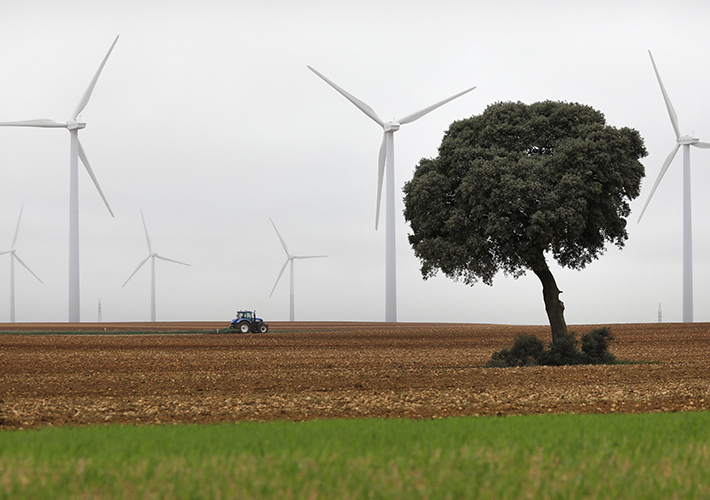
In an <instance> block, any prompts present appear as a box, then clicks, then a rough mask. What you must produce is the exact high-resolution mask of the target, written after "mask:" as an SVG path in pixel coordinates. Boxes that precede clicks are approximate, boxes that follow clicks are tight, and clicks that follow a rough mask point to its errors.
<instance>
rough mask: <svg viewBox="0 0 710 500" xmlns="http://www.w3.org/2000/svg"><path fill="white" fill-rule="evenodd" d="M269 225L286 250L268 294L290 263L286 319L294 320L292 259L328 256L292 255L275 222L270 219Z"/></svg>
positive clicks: (272, 291)
mask: <svg viewBox="0 0 710 500" xmlns="http://www.w3.org/2000/svg"><path fill="white" fill-rule="evenodd" d="M269 220H270V221H271V225H272V226H274V230H275V231H276V236H278V237H279V240H280V241H281V245H282V246H283V247H284V251H285V252H286V262H284V265H283V266H282V267H281V271H280V272H279V277H278V278H276V283H274V288H272V289H271V293H270V294H269V297H271V296H272V295H273V294H274V290H276V285H278V284H279V280H280V279H281V276H282V275H283V273H284V270H285V269H286V266H287V265H290V269H289V271H290V273H291V292H290V300H289V311H288V320H289V321H295V314H294V305H293V304H294V299H293V261H294V260H296V259H320V258H323V257H328V256H327V255H293V254H292V253H290V252H289V251H288V247H287V246H286V242H285V241H284V239H283V238H282V237H281V234H279V230H278V229H276V224H274V221H273V220H271V218H269Z"/></svg>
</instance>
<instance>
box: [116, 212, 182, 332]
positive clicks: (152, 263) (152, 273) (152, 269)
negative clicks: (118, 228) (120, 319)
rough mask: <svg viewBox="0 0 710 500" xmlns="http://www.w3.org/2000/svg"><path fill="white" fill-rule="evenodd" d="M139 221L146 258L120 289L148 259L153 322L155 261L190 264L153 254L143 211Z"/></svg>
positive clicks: (153, 318)
mask: <svg viewBox="0 0 710 500" xmlns="http://www.w3.org/2000/svg"><path fill="white" fill-rule="evenodd" d="M141 219H142V220H143V229H144V230H145V240H146V242H147V243H148V257H146V258H145V259H143V260H142V261H141V263H140V264H138V267H136V270H135V271H133V273H132V274H131V275H130V276H129V277H128V279H127V280H126V282H125V283H124V284H123V286H122V287H121V288H123V287H124V286H126V285H127V284H128V282H129V281H131V278H132V277H133V276H134V275H135V274H136V273H137V272H138V270H139V269H140V268H141V267H143V264H145V263H146V262H148V259H150V320H151V321H155V259H160V260H164V261H166V262H174V263H176V264H182V265H183V266H189V265H190V264H186V263H184V262H180V261H178V260H173V259H168V258H167V257H163V256H162V255H158V253H157V252H154V251H153V247H152V246H151V244H150V236H149V235H148V227H147V226H146V225H145V217H143V210H141Z"/></svg>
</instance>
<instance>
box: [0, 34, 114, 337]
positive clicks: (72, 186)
mask: <svg viewBox="0 0 710 500" xmlns="http://www.w3.org/2000/svg"><path fill="white" fill-rule="evenodd" d="M117 41H118V36H117V37H116V39H115V40H114V41H113V44H111V48H110V49H109V50H108V53H107V54H106V57H104V60H103V61H102V62H101V65H100V66H99V69H98V71H96V74H95V75H94V78H92V79H91V82H90V83H89V87H88V88H87V89H86V91H85V92H84V95H83V96H82V97H81V100H80V101H79V104H78V105H77V107H76V109H75V110H74V113H73V114H72V115H71V116H72V117H73V118H71V119H70V120H68V121H66V122H63V123H61V122H56V121H54V120H46V119H38V120H23V121H14V122H1V123H0V126H2V127H42V128H66V129H67V130H69V134H70V136H69V139H70V142H69V144H70V148H69V322H70V323H77V322H79V321H80V316H81V313H80V299H81V294H80V286H79V285H80V280H79V159H81V162H82V163H83V164H84V167H86V171H87V172H88V173H89V176H90V177H91V180H92V181H93V182H94V185H95V186H96V189H97V190H98V192H99V194H100V195H101V199H102V200H103V201H104V203H105V204H106V208H108V211H109V213H110V214H111V216H112V217H113V211H112V210H111V207H110V206H109V204H108V201H107V200H106V197H105V196H104V193H103V191H102V190H101V187H100V186H99V182H98V181H97V180H96V176H95V175H94V172H93V170H91V166H90V165H89V160H88V159H87V157H86V153H84V148H83V147H82V146H81V142H79V130H81V129H83V128H84V127H86V123H84V122H81V121H79V115H80V114H81V112H82V111H83V110H84V108H85V107H86V105H87V104H88V103H89V99H90V98H91V94H92V92H93V91H94V87H95V86H96V82H97V81H98V79H99V75H101V71H102V70H103V69H104V65H105V64H106V61H107V60H108V57H109V55H111V51H112V50H113V47H114V46H115V45H116V42H117Z"/></svg>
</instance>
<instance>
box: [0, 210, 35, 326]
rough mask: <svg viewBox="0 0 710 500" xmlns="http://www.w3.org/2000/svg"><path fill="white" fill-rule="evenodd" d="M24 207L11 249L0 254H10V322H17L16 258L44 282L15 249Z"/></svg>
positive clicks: (18, 220) (18, 219)
mask: <svg viewBox="0 0 710 500" xmlns="http://www.w3.org/2000/svg"><path fill="white" fill-rule="evenodd" d="M23 209H24V207H22V208H20V216H19V217H18V218H17V227H16V228H15V236H14V237H13V238H12V246H11V247H10V250H5V251H4V252H0V255H4V254H6V253H9V254H10V323H14V322H15V260H17V262H19V263H20V264H21V265H22V267H24V268H25V269H27V270H28V271H29V272H30V274H31V275H32V276H34V277H35V278H37V280H38V281H39V282H40V283H42V280H41V279H39V276H37V275H36V274H35V273H33V272H32V269H30V268H29V267H28V266H27V264H25V263H24V262H23V261H22V259H21V258H20V256H19V255H17V252H16V251H15V243H17V233H18V232H19V231H20V219H22V210H23Z"/></svg>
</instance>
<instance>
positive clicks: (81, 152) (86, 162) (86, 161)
mask: <svg viewBox="0 0 710 500" xmlns="http://www.w3.org/2000/svg"><path fill="white" fill-rule="evenodd" d="M77 142H78V143H79V158H80V159H81V163H83V164H84V167H86V171H87V172H88V173H89V177H91V180H92V181H94V186H96V190H97V191H98V192H99V194H100V195H101V199H102V200H104V204H105V205H106V208H108V213H110V214H111V217H116V216H115V215H113V210H111V207H110V206H109V204H108V200H107V199H106V196H104V192H103V191H102V190H101V186H99V181H98V180H96V176H95V175H94V171H93V170H91V165H89V159H88V158H87V157H86V153H84V148H83V146H82V145H81V141H78V140H77Z"/></svg>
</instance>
